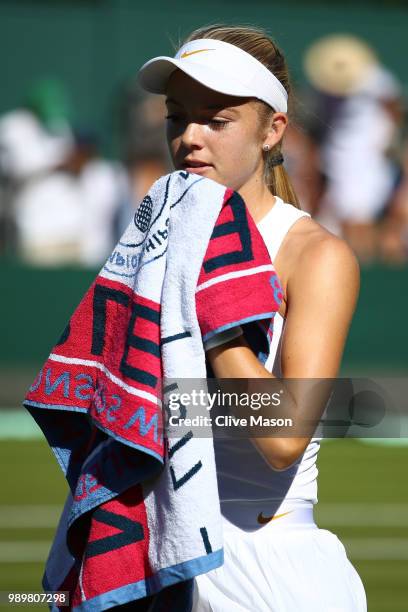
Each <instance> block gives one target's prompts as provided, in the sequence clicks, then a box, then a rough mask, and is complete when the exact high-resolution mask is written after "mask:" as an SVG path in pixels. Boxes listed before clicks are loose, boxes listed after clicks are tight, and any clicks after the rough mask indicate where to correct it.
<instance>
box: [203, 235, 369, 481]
mask: <svg viewBox="0 0 408 612" xmlns="http://www.w3.org/2000/svg"><path fill="white" fill-rule="evenodd" d="M310 242H311V244H310V245H308V246H306V247H305V248H304V249H303V251H302V253H301V256H300V257H299V258H298V259H299V261H298V265H297V267H296V271H295V272H294V273H293V274H292V276H291V277H290V278H289V280H288V286H287V304H288V306H287V315H286V324H285V331H284V336H283V339H282V340H283V343H282V354H281V365H282V374H283V378H284V379H285V378H334V377H336V376H337V373H338V369H339V367H340V362H341V357H342V354H343V349H344V344H345V341H346V338H347V333H348V330H349V326H350V322H351V319H352V316H353V312H354V309H355V306H356V301H357V296H358V291H359V268H358V264H357V260H356V258H355V256H354V254H353V253H352V251H351V249H350V248H349V247H348V245H347V244H346V243H345V242H344V241H342V240H340V239H338V238H336V237H334V236H332V235H330V234H326V233H325V234H324V235H323V236H319V238H318V239H317V240H315V239H313V240H311V241H310ZM207 355H208V359H209V361H210V363H211V366H212V369H213V371H214V373H215V375H216V376H217V378H275V377H274V376H273V374H271V373H270V372H268V371H267V370H266V369H265V368H264V367H263V366H262V364H261V363H260V362H259V361H258V359H257V358H256V356H255V355H254V353H253V352H252V351H251V349H250V348H249V346H248V344H247V343H246V341H245V339H243V338H242V337H241V338H237V339H235V340H232V341H231V342H229V343H227V344H225V345H222V346H220V347H216V348H214V349H210V350H209V351H208V353H207ZM301 399H302V398H301V397H298V398H295V401H298V402H299V403H300V402H301ZM252 442H253V443H254V444H255V446H256V447H257V448H258V450H259V451H260V452H261V454H262V455H263V456H264V457H265V459H266V460H267V461H268V463H270V465H271V466H272V467H274V468H275V469H285V468H286V467H288V466H289V465H291V464H292V463H293V462H294V461H295V460H296V459H297V458H298V457H299V456H300V455H301V454H302V453H303V452H304V450H305V448H306V447H307V445H308V444H309V442H310V437H307V438H294V437H293V438H276V437H269V438H253V439H252Z"/></svg>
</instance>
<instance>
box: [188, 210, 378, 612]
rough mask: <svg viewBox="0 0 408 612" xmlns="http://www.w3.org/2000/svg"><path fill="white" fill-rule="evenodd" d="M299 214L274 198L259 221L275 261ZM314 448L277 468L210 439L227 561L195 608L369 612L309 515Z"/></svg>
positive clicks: (338, 554)
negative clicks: (287, 465)
mask: <svg viewBox="0 0 408 612" xmlns="http://www.w3.org/2000/svg"><path fill="white" fill-rule="evenodd" d="M304 216H310V215H308V213H306V212H304V211H301V210H298V209H297V208H295V207H294V206H292V205H291V204H286V203H285V202H283V200H281V199H280V198H276V203H275V205H274V206H273V208H272V209H271V210H270V211H269V213H268V214H267V215H266V217H264V218H263V219H262V220H261V221H260V222H259V224H258V229H259V230H260V232H261V234H262V236H263V238H264V241H265V244H266V245H267V247H268V250H269V253H270V256H271V259H272V261H274V260H275V258H276V255H277V253H278V250H279V247H280V245H281V244H282V241H283V239H284V237H285V235H286V234H287V232H288V231H289V229H290V228H291V227H292V225H293V224H294V223H295V222H296V221H297V220H298V219H300V218H301V217H304ZM284 325H285V319H284V318H283V317H282V316H281V315H280V314H279V313H277V314H276V315H275V319H274V333H273V340H272V344H271V348H270V353H269V356H268V359H267V361H266V363H265V367H266V368H267V369H268V370H269V371H270V372H273V373H274V374H275V375H276V376H280V375H281V369H280V355H281V343H280V339H281V336H282V332H283V329H284ZM319 446H320V440H319V439H318V438H313V439H312V440H311V442H310V444H309V445H308V447H307V448H306V451H305V452H304V454H303V456H302V457H300V458H299V459H298V460H297V461H296V462H295V463H294V464H293V465H292V466H290V467H288V468H287V469H285V470H274V469H273V468H271V467H270V466H269V465H268V464H267V463H266V461H265V460H264V459H263V457H262V456H261V455H260V454H259V453H258V452H257V451H256V449H255V447H254V446H253V445H252V443H251V442H250V441H249V440H241V439H230V440H226V439H219V438H218V439H217V438H216V439H215V440H214V448H215V456H216V464H217V476H218V488H219V496H220V503H221V512H222V516H223V531H224V555H225V562H224V565H222V566H221V567H220V568H218V569H216V570H213V571H211V572H208V573H207V574H202V575H200V576H197V578H196V579H195V589H194V604H193V611H194V612H366V610H367V604H366V597H365V592H364V587H363V585H362V582H361V580H360V577H359V576H358V574H357V572H356V570H355V569H354V567H353V566H352V565H351V563H350V561H349V560H348V558H347V556H346V552H345V549H344V546H343V545H342V544H341V542H340V540H339V539H338V538H337V536H335V535H334V534H333V533H331V532H330V531H327V530H325V529H319V528H318V527H317V526H316V524H315V523H314V520H313V505H314V504H316V503H317V473H318V471H317V466H316V459H317V453H318V450H319Z"/></svg>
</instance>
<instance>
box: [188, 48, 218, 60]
mask: <svg viewBox="0 0 408 612" xmlns="http://www.w3.org/2000/svg"><path fill="white" fill-rule="evenodd" d="M204 51H215V49H197V50H196V51H184V53H182V54H181V55H180V57H181V59H184V58H185V57H189V56H190V55H195V54H196V53H203V52H204Z"/></svg>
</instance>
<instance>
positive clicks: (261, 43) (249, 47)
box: [180, 25, 300, 208]
mask: <svg viewBox="0 0 408 612" xmlns="http://www.w3.org/2000/svg"><path fill="white" fill-rule="evenodd" d="M198 38H214V39H216V40H222V41H224V42H227V43H230V44H232V45H235V46H236V47H239V48H240V49H242V50H243V51H246V52H247V53H250V54H251V55H252V56H253V57H255V58H256V59H257V60H258V61H259V62H261V63H262V64H263V65H264V66H266V68H268V70H270V71H271V72H272V73H273V74H274V75H275V76H276V78H277V79H279V81H280V82H281V83H282V85H283V86H284V88H285V89H286V91H287V93H288V98H289V100H290V90H291V87H290V81H289V73H288V69H287V67H286V61H285V58H284V56H283V54H282V53H281V51H280V50H279V49H278V47H277V46H276V44H275V43H274V42H273V41H272V40H271V39H270V38H269V36H268V35H267V34H266V32H265V31H264V30H262V29H261V28H254V27H249V26H226V25H210V26H205V27H203V28H199V29H197V30H194V31H193V32H192V33H191V34H190V35H189V36H188V37H187V38H186V39H185V40H184V41H183V43H182V44H185V43H187V42H191V41H192V40H197V39H198ZM180 46H181V45H180ZM259 109H260V113H259V115H260V120H261V122H266V121H267V120H268V118H269V117H270V115H271V114H272V113H273V112H274V110H273V109H271V107H270V106H268V105H267V104H266V103H265V102H261V101H260V102H259ZM281 146H282V141H280V142H278V143H277V144H276V145H275V146H274V147H273V149H271V150H270V151H268V152H267V153H264V159H265V182H266V184H267V185H268V188H269V190H270V191H271V193H272V194H273V195H276V196H278V197H280V198H282V200H283V201H284V202H289V204H293V205H294V206H296V207H297V208H300V205H299V200H298V198H297V196H296V193H295V190H294V189H293V187H292V184H291V182H290V179H289V176H288V174H287V172H286V170H285V168H284V166H283V164H279V165H275V160H276V159H277V158H278V157H280V155H281Z"/></svg>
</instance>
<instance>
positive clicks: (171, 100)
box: [166, 98, 239, 115]
mask: <svg viewBox="0 0 408 612" xmlns="http://www.w3.org/2000/svg"><path fill="white" fill-rule="evenodd" d="M166 104H176V105H177V106H183V105H182V104H181V103H180V102H177V100H175V99H174V98H166ZM203 110H209V111H213V110H216V111H219V110H225V111H229V112H231V113H233V114H235V115H237V114H239V112H238V111H237V110H236V109H235V108H234V107H233V106H223V105H222V104H209V105H208V106H205V107H204V108H203Z"/></svg>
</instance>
